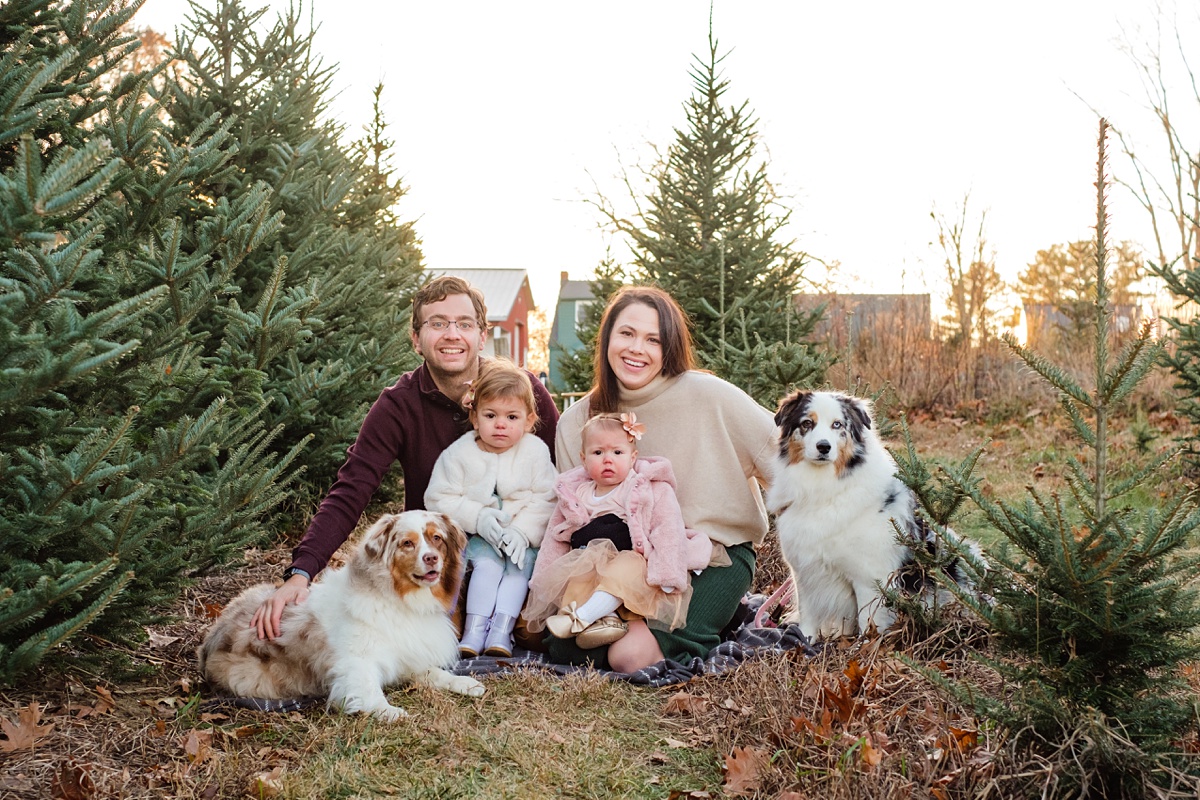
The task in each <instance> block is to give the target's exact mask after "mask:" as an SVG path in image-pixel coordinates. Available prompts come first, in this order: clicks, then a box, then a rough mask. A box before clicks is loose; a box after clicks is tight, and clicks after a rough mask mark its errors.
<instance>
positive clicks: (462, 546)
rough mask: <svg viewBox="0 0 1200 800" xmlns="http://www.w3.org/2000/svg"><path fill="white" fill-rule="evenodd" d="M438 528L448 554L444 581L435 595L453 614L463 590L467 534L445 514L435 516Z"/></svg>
mask: <svg viewBox="0 0 1200 800" xmlns="http://www.w3.org/2000/svg"><path fill="white" fill-rule="evenodd" d="M434 517H435V520H436V522H437V525H438V527H440V528H441V529H442V532H443V535H444V537H445V541H446V553H445V558H444V560H443V563H442V579H441V581H440V582H439V585H438V589H437V591H436V592H434V595H435V596H436V597H438V599H439V600H441V601H442V605H443V606H445V608H446V612H447V613H451V612H453V610H454V606H455V604H456V603H457V602H458V595H459V590H460V589H461V588H462V580H463V573H464V572H465V571H466V566H467V565H466V562H465V561H464V560H463V551H464V550H466V549H467V534H466V533H465V532H464V531H463V529H462V528H460V527H458V525H456V524H455V522H454V520H452V519H450V517H448V516H446V515H445V514H436V515H434Z"/></svg>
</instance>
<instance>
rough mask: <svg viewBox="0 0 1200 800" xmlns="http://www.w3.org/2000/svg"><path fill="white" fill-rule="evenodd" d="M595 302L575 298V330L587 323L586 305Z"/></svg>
mask: <svg viewBox="0 0 1200 800" xmlns="http://www.w3.org/2000/svg"><path fill="white" fill-rule="evenodd" d="M594 302H596V301H595V300H576V301H575V330H579V329H580V328H582V327H583V326H584V325H586V324H587V313H588V306H590V305H591V304H592V303H594Z"/></svg>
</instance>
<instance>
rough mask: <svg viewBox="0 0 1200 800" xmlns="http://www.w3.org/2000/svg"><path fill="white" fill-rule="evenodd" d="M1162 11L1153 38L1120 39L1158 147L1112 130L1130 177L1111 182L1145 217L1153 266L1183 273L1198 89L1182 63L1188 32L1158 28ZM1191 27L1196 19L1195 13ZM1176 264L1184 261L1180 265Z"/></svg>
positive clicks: (1199, 225)
mask: <svg viewBox="0 0 1200 800" xmlns="http://www.w3.org/2000/svg"><path fill="white" fill-rule="evenodd" d="M1167 16H1168V15H1167V14H1165V13H1163V11H1162V9H1160V11H1159V14H1158V15H1157V19H1158V20H1160V23H1159V24H1158V26H1157V28H1156V30H1155V32H1154V37H1153V41H1148V40H1145V39H1143V40H1142V41H1139V42H1135V41H1133V40H1132V39H1131V37H1128V36H1127V37H1126V42H1125V44H1124V49H1125V51H1126V53H1127V54H1128V56H1129V59H1130V61H1131V62H1132V63H1133V64H1134V66H1135V68H1136V71H1137V73H1138V78H1139V80H1140V83H1141V86H1142V92H1143V95H1144V99H1145V102H1146V109H1147V111H1148V112H1149V113H1150V114H1151V115H1152V116H1153V118H1154V123H1155V124H1154V130H1155V131H1156V136H1157V142H1156V143H1151V144H1150V145H1142V144H1141V143H1139V142H1137V141H1136V140H1135V138H1134V137H1133V136H1132V134H1131V133H1130V131H1129V129H1128V127H1127V126H1121V125H1115V124H1114V125H1112V131H1113V133H1114V134H1115V135H1116V137H1117V141H1118V142H1119V143H1120V147H1121V151H1122V152H1123V153H1124V155H1125V156H1126V157H1127V158H1128V159H1129V163H1130V166H1131V167H1132V174H1131V176H1130V177H1129V178H1121V177H1118V178H1117V183H1119V184H1121V185H1123V186H1125V187H1126V188H1128V189H1129V190H1130V192H1132V193H1133V196H1134V197H1135V198H1136V199H1137V202H1138V203H1139V204H1140V205H1141V206H1142V208H1144V209H1145V210H1146V213H1147V214H1148V215H1149V218H1150V224H1151V227H1152V230H1153V236H1154V247H1155V249H1156V251H1157V252H1156V253H1155V254H1154V255H1156V256H1157V259H1158V260H1157V262H1156V263H1157V264H1158V265H1159V266H1161V267H1172V266H1175V265H1176V264H1178V265H1179V266H1180V267H1182V268H1185V269H1189V268H1191V267H1192V265H1193V261H1194V259H1197V258H1200V130H1197V129H1196V128H1195V123H1196V121H1197V118H1198V116H1197V112H1198V111H1200V89H1198V88H1197V83H1196V74H1195V72H1194V70H1193V68H1192V66H1191V62H1190V60H1189V58H1188V50H1189V46H1188V44H1187V43H1186V41H1185V37H1186V35H1187V33H1186V32H1185V30H1183V29H1181V27H1180V24H1179V20H1178V19H1177V18H1176V19H1175V24H1173V25H1172V27H1171V30H1169V31H1164V30H1163V27H1162V24H1161V20H1163V19H1164V18H1166V17H1167ZM1196 22H1200V16H1198V17H1197V19H1196ZM1180 262H1182V263H1180Z"/></svg>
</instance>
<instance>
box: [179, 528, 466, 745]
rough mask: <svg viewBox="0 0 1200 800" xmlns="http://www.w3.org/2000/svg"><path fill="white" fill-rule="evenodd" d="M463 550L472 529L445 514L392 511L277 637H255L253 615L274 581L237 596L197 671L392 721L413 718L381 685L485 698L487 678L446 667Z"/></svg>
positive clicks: (229, 686) (242, 691) (450, 660)
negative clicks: (320, 698) (326, 699)
mask: <svg viewBox="0 0 1200 800" xmlns="http://www.w3.org/2000/svg"><path fill="white" fill-rule="evenodd" d="M465 546H466V535H465V534H464V533H463V531H462V530H461V529H460V528H459V527H458V526H457V525H455V524H454V523H453V522H451V521H450V519H449V517H446V516H445V515H443V514H434V513H432V512H428V511H406V512H404V513H403V514H389V515H386V516H384V517H382V518H380V519H379V520H378V521H377V522H376V523H375V524H374V525H372V526H371V528H370V529H369V530H368V531H367V532H366V534H365V535H364V536H363V539H362V542H361V543H360V544H359V546H358V548H357V549H356V550H355V551H354V554H353V555H352V556H351V557H350V560H349V562H348V563H347V564H346V566H345V567H343V568H342V569H339V570H334V571H332V572H330V573H328V574H327V575H326V576H325V578H324V580H322V581H320V582H318V583H314V584H313V586H312V590H311V591H310V592H309V595H308V599H307V600H305V601H304V602H303V603H300V604H299V605H289V606H288V607H287V608H286V609H285V610H284V614H283V620H282V622H281V624H280V635H279V636H278V637H277V638H276V639H275V640H274V641H270V640H267V639H259V638H258V635H257V633H256V631H255V629H254V628H252V627H250V620H251V619H252V618H253V616H254V612H255V610H256V609H257V608H258V607H259V606H260V605H261V604H262V602H263V601H264V600H265V599H266V598H267V597H269V596H270V594H271V593H272V592H273V591H274V590H275V587H274V586H271V585H270V584H260V585H258V586H252V587H250V588H249V589H246V590H245V591H244V592H242V593H241V594H240V595H238V596H237V597H236V598H234V599H233V601H232V602H230V603H229V605H228V606H226V608H225V611H224V613H222V614H221V617H220V618H219V619H218V620H217V621H216V623H215V624H214V625H213V627H212V629H211V630H210V631H209V632H208V635H207V636H206V637H205V639H204V643H203V644H202V645H201V646H200V649H199V652H198V656H199V662H200V671H201V672H202V673H203V674H204V676H205V677H206V678H207V679H208V680H210V681H212V682H213V683H215V684H217V685H218V686H221V687H223V688H224V689H226V690H228V691H230V692H231V693H233V694H234V695H237V696H241V697H260V698H288V697H299V696H306V695H308V696H311V695H323V694H328V696H329V706H331V707H336V708H340V709H342V710H343V711H346V712H364V713H369V714H373V715H375V716H377V717H379V718H381V719H385V720H389V721H391V720H395V719H398V718H399V717H403V716H406V715H407V714H406V712H405V711H404V709H402V708H399V707H397V706H393V705H391V704H390V703H389V702H388V700H387V697H386V696H385V695H384V692H383V689H384V687H386V686H389V685H391V684H395V683H400V682H402V681H413V682H416V683H422V684H425V685H427V686H432V687H434V688H437V689H448V690H450V691H452V692H457V693H459V694H465V695H470V696H471V697H479V696H481V695H482V694H483V692H484V688H483V684H481V683H480V682H479V681H477V680H475V679H474V678H471V677H469V676H457V675H453V674H451V673H450V672H447V671H446V669H445V667H448V666H451V665H453V664H454V663H455V661H456V660H457V659H458V640H457V637H456V636H455V632H454V627H453V624H452V623H451V620H450V610H451V609H452V608H453V605H454V602H455V599H456V598H457V597H458V590H459V586H460V584H461V582H462V576H463V560H462V551H463V548H464V547H465Z"/></svg>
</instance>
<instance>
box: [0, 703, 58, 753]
mask: <svg viewBox="0 0 1200 800" xmlns="http://www.w3.org/2000/svg"><path fill="white" fill-rule="evenodd" d="M41 720H42V709H41V707H40V706H38V704H37V703H30V704H29V705H28V706H26V707H25V708H19V709H17V722H16V724H13V722H12V721H11V720H9V718H8V717H0V729H3V731H4V735H5V736H7V737H8V738H7V739H0V751H3V752H5V753H11V752H13V751H14V750H22V749H24V748H26V747H28V748H29V749H30V750H32V749H33V746H34V745H35V744H36V743H37V741H38V740H39V739H42V738H44V737H45V736H47V735H48V734H49V733H50V731H52V730H54V723H53V722H51V723H49V724H48V725H39V724H38V723H39V722H41Z"/></svg>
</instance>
